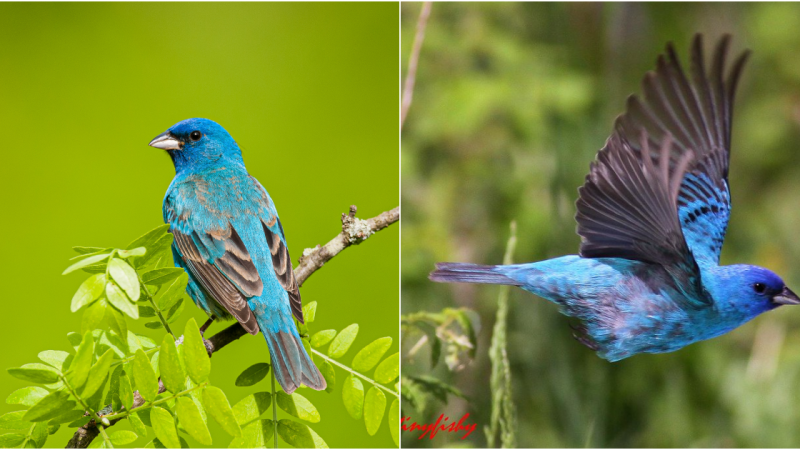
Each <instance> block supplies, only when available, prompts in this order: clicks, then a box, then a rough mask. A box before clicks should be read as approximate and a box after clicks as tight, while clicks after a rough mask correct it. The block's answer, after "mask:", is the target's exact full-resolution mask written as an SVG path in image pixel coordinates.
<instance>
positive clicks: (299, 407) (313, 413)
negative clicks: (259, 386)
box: [276, 392, 320, 423]
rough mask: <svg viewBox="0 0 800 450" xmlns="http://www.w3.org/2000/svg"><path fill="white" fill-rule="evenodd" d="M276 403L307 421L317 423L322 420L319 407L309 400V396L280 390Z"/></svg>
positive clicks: (290, 413)
mask: <svg viewBox="0 0 800 450" xmlns="http://www.w3.org/2000/svg"><path fill="white" fill-rule="evenodd" d="M276 403H277V404H278V407H279V408H280V409H282V410H284V411H286V412H287V413H289V415H292V416H295V417H297V418H298V419H302V420H305V421H306V422H311V423H317V422H319V421H320V417H319V411H317V408H316V407H315V406H314V405H313V404H312V403H311V402H310V401H308V399H307V398H305V397H303V396H302V395H300V394H298V393H297V392H295V393H293V394H291V395H289V394H287V393H285V392H278V394H277V399H276Z"/></svg>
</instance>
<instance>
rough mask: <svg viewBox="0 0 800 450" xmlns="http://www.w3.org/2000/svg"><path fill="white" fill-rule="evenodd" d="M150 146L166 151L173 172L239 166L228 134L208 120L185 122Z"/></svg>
mask: <svg viewBox="0 0 800 450" xmlns="http://www.w3.org/2000/svg"><path fill="white" fill-rule="evenodd" d="M150 146H151V147H155V148H160V149H162V150H166V151H167V153H169V156H170V157H171V158H172V162H173V163H174V164H175V170H176V172H182V171H184V170H188V171H194V170H201V169H203V168H208V167H214V166H218V165H221V164H233V165H237V164H238V165H241V166H242V167H244V163H243V162H242V152H241V150H239V146H238V145H236V142H235V141H234V140H233V138H232V137H231V135H230V134H228V132H227V131H225V129H224V128H222V127H221V126H220V125H219V124H218V123H216V122H214V121H213V120H208V119H198V118H195V119H186V120H184V121H181V122H178V123H176V124H175V125H173V126H171V127H170V128H169V129H168V130H167V131H165V132H163V133H161V134H159V135H158V136H156V137H155V138H154V139H153V140H152V141H150Z"/></svg>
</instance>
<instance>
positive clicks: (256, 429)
mask: <svg viewBox="0 0 800 450" xmlns="http://www.w3.org/2000/svg"><path fill="white" fill-rule="evenodd" d="M273 429H274V426H273V425H272V420H270V419H262V420H257V421H255V422H252V423H251V424H250V425H247V426H246V427H244V428H242V437H241V438H239V439H240V440H241V442H242V443H241V444H240V445H239V447H243V448H267V447H271V446H272V442H270V440H271V439H272V433H273ZM231 444H233V443H231ZM230 448H233V447H230Z"/></svg>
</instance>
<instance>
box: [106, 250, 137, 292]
mask: <svg viewBox="0 0 800 450" xmlns="http://www.w3.org/2000/svg"><path fill="white" fill-rule="evenodd" d="M108 274H109V275H111V278H112V279H114V281H116V282H117V285H119V287H121V288H122V290H123V291H125V294H126V295H127V296H128V298H129V299H130V300H131V301H134V302H135V301H136V300H139V293H140V290H139V277H138V275H136V271H135V270H133V267H131V266H130V265H129V264H128V263H126V262H125V261H123V260H121V259H118V258H113V259H112V260H111V261H110V262H109V263H108Z"/></svg>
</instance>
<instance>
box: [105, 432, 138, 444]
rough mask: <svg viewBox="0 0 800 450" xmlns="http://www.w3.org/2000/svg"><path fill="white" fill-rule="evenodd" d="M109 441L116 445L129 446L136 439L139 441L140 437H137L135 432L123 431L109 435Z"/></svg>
mask: <svg viewBox="0 0 800 450" xmlns="http://www.w3.org/2000/svg"><path fill="white" fill-rule="evenodd" d="M108 439H109V440H110V441H111V443H112V444H114V445H128V444H130V443H131V442H134V441H135V440H136V439H139V436H136V433H134V432H133V431H128V430H122V431H115V432H113V433H109V435H108Z"/></svg>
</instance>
